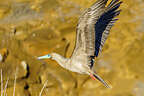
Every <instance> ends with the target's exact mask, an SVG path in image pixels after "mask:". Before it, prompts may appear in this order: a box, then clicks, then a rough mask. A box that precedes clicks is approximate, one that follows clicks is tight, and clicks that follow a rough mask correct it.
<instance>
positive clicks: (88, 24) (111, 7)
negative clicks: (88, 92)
mask: <svg viewBox="0 0 144 96" xmlns="http://www.w3.org/2000/svg"><path fill="white" fill-rule="evenodd" d="M107 1H108V0H97V2H95V3H94V4H93V5H92V6H91V7H90V8H87V9H86V10H85V11H84V12H83V13H82V15H81V16H80V18H79V21H78V25H77V28H76V29H77V30H76V43H75V48H74V50H73V53H72V55H71V57H70V58H65V57H63V56H61V55H59V54H57V53H51V54H47V55H44V56H40V57H38V59H46V58H51V59H53V60H55V61H57V62H58V64H59V65H61V66H62V67H63V68H65V69H68V70H70V71H72V72H77V73H80V74H88V75H90V77H91V78H92V79H94V80H96V79H97V80H99V81H100V82H102V83H103V84H104V85H105V86H106V87H108V88H109V85H108V84H107V83H106V82H105V81H104V80H103V79H102V78H101V77H100V76H99V75H98V74H97V73H96V71H95V70H94V68H93V65H94V62H95V58H96V57H98V55H99V53H100V52H101V50H102V47H103V45H104V43H105V41H106V39H107V37H108V35H109V32H110V29H111V28H112V26H113V25H114V23H115V22H116V21H117V20H118V19H116V18H115V17H116V16H118V15H119V14H120V11H121V10H119V7H120V5H121V3H122V1H120V0H112V1H111V2H110V3H109V4H108V6H106V4H107Z"/></svg>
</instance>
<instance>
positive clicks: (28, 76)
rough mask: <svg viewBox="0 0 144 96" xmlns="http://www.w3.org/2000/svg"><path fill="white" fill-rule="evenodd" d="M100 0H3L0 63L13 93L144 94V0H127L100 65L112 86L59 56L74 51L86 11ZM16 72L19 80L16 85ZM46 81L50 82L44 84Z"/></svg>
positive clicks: (74, 95)
mask: <svg viewBox="0 0 144 96" xmlns="http://www.w3.org/2000/svg"><path fill="white" fill-rule="evenodd" d="M95 1H96V0H0V69H2V77H3V78H2V79H3V83H1V85H3V89H4V87H5V85H6V82H7V80H9V81H8V86H7V92H6V93H7V96H12V94H13V89H14V86H15V92H16V93H15V96H39V94H40V93H41V90H42V88H44V90H43V92H42V96H144V92H143V90H144V75H143V74H144V58H143V57H144V0H123V4H122V6H121V7H120V9H122V12H121V14H120V16H118V18H119V20H118V22H116V24H115V26H114V27H113V28H112V30H111V33H110V35H109V38H108V40H107V41H106V43H105V46H104V48H103V51H102V53H101V54H100V56H99V57H98V58H97V59H96V64H95V69H96V70H97V73H98V74H99V75H100V76H102V77H103V78H104V79H105V80H106V81H107V82H108V83H109V84H110V85H111V86H112V88H111V89H107V88H105V87H104V86H103V85H102V84H101V83H100V82H98V81H93V80H91V79H90V77H89V76H87V75H80V74H77V73H73V72H70V71H67V70H65V69H63V68H62V67H60V66H59V65H58V64H57V63H56V62H55V61H52V60H44V61H38V60H36V57H37V56H41V55H45V54H48V53H51V52H57V53H59V54H61V55H63V56H66V57H69V56H70V55H71V53H72V51H73V48H74V43H75V42H74V40H75V30H76V25H77V21H78V17H79V16H80V14H81V12H82V11H83V10H84V9H85V8H87V7H89V6H90V5H91V4H93V3H94V2H95ZM109 1H110V0H109ZM15 74H16V78H17V79H16V85H14V80H15ZM44 85H45V87H44Z"/></svg>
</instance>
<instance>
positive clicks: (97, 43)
mask: <svg viewBox="0 0 144 96" xmlns="http://www.w3.org/2000/svg"><path fill="white" fill-rule="evenodd" d="M107 1H108V0H98V1H97V2H96V3H95V4H93V5H92V6H91V7H90V8H88V9H86V10H85V11H84V12H83V13H82V15H81V16H80V18H79V22H78V25H77V37H76V45H75V49H74V52H73V54H75V52H76V51H77V50H78V48H83V51H85V52H86V54H87V55H88V56H90V57H97V56H98V54H99V52H100V51H101V49H102V47H103V45H104V42H105V40H106V39H107V36H108V34H109V31H110V29H111V27H112V26H113V24H114V23H115V21H116V20H117V19H115V17H116V16H117V15H119V14H120V10H118V8H119V7H120V4H121V3H122V2H121V1H119V0H112V1H111V2H110V4H109V5H108V6H107V7H106V3H107Z"/></svg>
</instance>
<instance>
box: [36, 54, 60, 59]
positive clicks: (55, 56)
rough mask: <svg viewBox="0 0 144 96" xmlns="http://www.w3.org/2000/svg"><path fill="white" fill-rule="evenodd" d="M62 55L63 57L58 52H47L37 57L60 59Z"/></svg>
mask: <svg viewBox="0 0 144 96" xmlns="http://www.w3.org/2000/svg"><path fill="white" fill-rule="evenodd" d="M60 57H62V56H61V55H59V54H57V53H51V54H47V55H44V56H39V57H37V59H38V60H40V59H54V60H56V59H59V58H60Z"/></svg>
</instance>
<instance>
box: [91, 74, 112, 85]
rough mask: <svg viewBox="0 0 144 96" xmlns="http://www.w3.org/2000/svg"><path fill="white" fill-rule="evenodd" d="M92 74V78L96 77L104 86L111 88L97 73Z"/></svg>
mask: <svg viewBox="0 0 144 96" xmlns="http://www.w3.org/2000/svg"><path fill="white" fill-rule="evenodd" d="M93 76H94V78H96V79H97V80H99V81H100V82H101V83H103V84H104V86H105V87H107V88H111V87H110V86H109V85H108V84H107V83H106V82H105V81H104V80H103V79H102V78H101V77H100V76H99V75H97V74H96V73H94V74H93Z"/></svg>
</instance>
